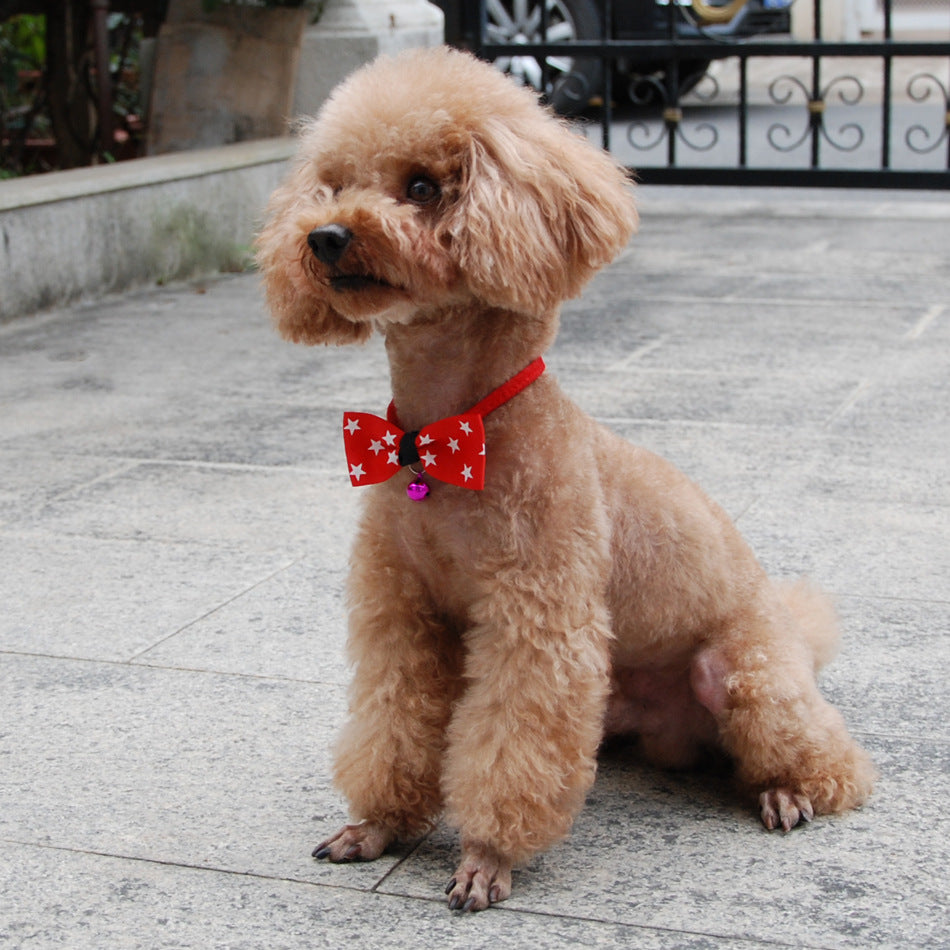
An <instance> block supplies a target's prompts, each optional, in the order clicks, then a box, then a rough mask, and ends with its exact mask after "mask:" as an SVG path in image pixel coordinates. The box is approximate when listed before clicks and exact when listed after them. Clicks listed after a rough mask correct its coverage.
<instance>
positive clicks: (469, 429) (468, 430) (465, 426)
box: [460, 422, 472, 435]
mask: <svg viewBox="0 0 950 950" xmlns="http://www.w3.org/2000/svg"><path fill="white" fill-rule="evenodd" d="M460 426H461V429H462V431H463V432H464V433H465V434H466V435H471V434H472V427H471V426H470V425H469V424H468V423H467V422H462V423H460Z"/></svg>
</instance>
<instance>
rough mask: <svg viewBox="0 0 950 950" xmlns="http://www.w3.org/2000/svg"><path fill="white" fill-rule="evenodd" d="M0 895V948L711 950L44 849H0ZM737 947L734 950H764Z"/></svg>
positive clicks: (700, 943)
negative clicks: (3, 908) (2, 905)
mask: <svg viewBox="0 0 950 950" xmlns="http://www.w3.org/2000/svg"><path fill="white" fill-rule="evenodd" d="M0 887H2V889H3V892H4V894H10V895H13V902H12V903H11V904H10V905H9V909H8V910H7V912H6V913H5V915H4V916H5V917H6V921H5V923H0V941H7V942H10V943H11V944H12V945H13V946H30V947H36V948H40V950H45V948H53V947H66V948H69V950H75V948H77V947H110V948H116V950H154V948H157V947H169V948H172V947H176V948H180V947H201V948H207V950H261V948H267V950H320V948H334V950H335V948H338V947H341V946H356V947H366V948H372V950H376V948H383V947H386V948H395V950H402V948H405V950H416V948H418V947H420V946H431V947H439V948H440V950H441V948H446V950H455V948H458V950H470V948H471V947H497V948H499V950H522V948H524V947H532V948H535V947H536V948H537V950H552V948H559V947H576V946H582V945H583V946H595V947H602V948H604V950H612V948H617V950H620V948H629V947H631V946H636V947H637V948H639V950H717V948H719V947H720V946H721V942H720V941H719V940H717V939H716V938H715V937H707V936H703V935H699V934H695V933H682V932H680V933H677V932H664V931H658V930H647V929H640V928H636V927H629V926H625V925H622V924H611V923H604V922H600V921H595V920H577V919H571V918H569V917H562V916H550V915H542V914H524V913H515V912H508V911H506V910H504V908H502V907H499V908H495V909H493V910H491V911H488V912H486V913H484V914H482V915H480V916H478V917H473V916H464V917H462V916H457V915H450V914H447V913H446V912H445V909H444V907H443V906H442V904H441V901H439V902H436V901H431V900H412V899H410V900H407V899H405V898H404V897H401V896H395V897H394V896H390V895H386V894H376V893H363V892H359V891H354V890H349V889H346V888H342V887H314V886H312V885H309V884H306V883H301V882H297V881H286V880H281V879H275V878H260V877H254V876H250V875H239V874H223V873H221V872H217V871H210V872H209V871H206V870H204V869H200V868H189V867H182V866H178V865H161V864H155V863H150V862H134V861H128V860H123V859H116V858H113V857H109V856H104V855H95V854H88V853H78V854H77V853H74V852H68V851H58V850H53V849H36V850H32V851H28V852H25V851H23V850H21V849H19V848H15V847H7V846H4V845H3V844H2V843H0ZM774 946H775V945H774V944H773V943H771V942H766V943H762V942H759V941H746V940H739V941H734V942H732V943H730V947H732V948H734V950H767V948H769V947H774Z"/></svg>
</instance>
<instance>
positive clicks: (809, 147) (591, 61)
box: [476, 0, 950, 189]
mask: <svg viewBox="0 0 950 950" xmlns="http://www.w3.org/2000/svg"><path fill="white" fill-rule="evenodd" d="M794 2H795V3H796V4H801V5H803V6H804V4H807V3H809V0H794ZM810 2H811V4H812V10H811V12H810V15H809V12H808V11H807V10H804V11H802V10H796V11H795V13H796V22H795V33H796V36H800V35H801V33H802V26H803V24H802V19H804V20H805V21H806V24H805V25H807V26H808V27H809V30H808V32H809V34H810V35H809V36H807V37H806V38H793V37H792V36H791V35H790V33H789V32H787V31H788V30H789V29H790V28H791V18H790V16H789V11H788V9H787V7H788V5H789V3H790V0H712V2H711V3H709V2H707V0H627V2H626V3H624V2H622V0H481V3H480V17H481V21H480V42H479V43H478V44H477V45H478V48H477V50H476V52H477V53H478V54H479V55H480V56H482V57H483V58H486V59H489V60H493V61H495V63H496V65H498V66H499V68H503V69H505V70H506V71H508V72H510V73H512V74H514V75H515V76H517V77H520V78H521V79H522V80H523V81H526V82H531V83H532V84H533V85H534V86H535V87H536V88H539V89H541V90H543V91H544V92H545V93H546V95H547V97H548V98H549V99H550V100H551V101H552V104H553V105H555V107H556V108H558V109H559V111H562V112H566V113H573V114H574V117H575V119H576V120H577V121H578V122H579V123H581V124H582V127H584V128H586V129H587V133H588V135H589V136H590V137H593V138H594V139H596V140H599V141H600V142H601V143H602V144H603V146H604V147H605V148H608V149H609V150H610V151H611V152H613V153H614V155H615V156H616V157H617V158H618V160H619V161H621V162H622V163H623V164H625V165H627V166H628V167H630V168H631V170H633V171H634V172H635V173H636V175H637V177H638V178H639V180H641V181H644V182H655V183H668V184H674V183H681V184H757V185H800V186H819V185H831V186H844V187H889V188H921V189H947V188H950V0H824V6H825V9H823V0H810ZM832 2H835V3H836V4H837V5H836V6H835V7H834V12H835V13H836V14H837V15H839V19H840V14H841V12H842V11H845V12H846V13H849V17H845V18H844V20H845V22H844V23H843V25H842V24H841V23H840V22H839V23H838V24H837V27H836V32H839V33H840V32H842V30H843V32H844V33H845V34H854V35H856V36H857V37H858V38H856V39H840V38H836V39H831V40H829V39H823V32H828V30H827V26H826V24H827V22H828V20H827V10H828V7H829V6H830V4H831V3H832ZM914 2H916V3H917V4H918V7H917V8H916V9H913V8H911V9H909V8H908V7H907V6H905V5H904V4H907V3H914ZM687 4H688V5H687ZM875 4H881V5H880V6H878V7H877V9H875ZM898 4H901V5H900V6H898ZM803 14H804V17H803ZM783 16H784V17H785V19H784V21H783V19H782V17H783ZM595 31H596V33H597V34H599V35H592V34H594V33H595ZM763 31H771V32H763Z"/></svg>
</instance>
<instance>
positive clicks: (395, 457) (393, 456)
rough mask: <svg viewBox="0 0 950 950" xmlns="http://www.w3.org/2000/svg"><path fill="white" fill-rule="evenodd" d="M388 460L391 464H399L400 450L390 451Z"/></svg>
mask: <svg viewBox="0 0 950 950" xmlns="http://www.w3.org/2000/svg"><path fill="white" fill-rule="evenodd" d="M388 461H389V464H390V465H398V464H399V453H398V452H390V453H389V456H388Z"/></svg>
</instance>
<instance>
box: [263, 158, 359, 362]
mask: <svg viewBox="0 0 950 950" xmlns="http://www.w3.org/2000/svg"><path fill="white" fill-rule="evenodd" d="M324 190H326V189H324ZM319 191H320V188H319V187H317V186H315V184H314V181H313V173H312V171H311V170H310V169H309V168H307V166H306V165H305V164H303V163H301V164H298V165H297V167H296V168H295V169H294V170H293V171H292V172H291V173H290V175H289V176H288V178H287V179H286V181H285V182H284V183H283V184H282V185H280V186H279V187H278V188H277V190H276V191H275V192H274V194H273V195H272V196H271V199H270V203H269V204H268V206H267V220H266V223H265V224H264V227H263V229H262V230H261V233H260V234H259V236H258V238H257V241H256V244H255V249H256V259H257V265H258V268H259V269H260V272H261V275H262V276H263V279H264V291H265V295H266V297H267V304H268V306H269V307H270V311H271V313H272V315H273V317H274V323H275V324H276V326H277V330H278V331H279V333H280V334H281V336H283V337H284V338H285V339H288V340H292V341H293V342H294V343H308V344H311V345H314V344H317V343H325V344H344V343H363V342H364V341H366V340H367V339H369V337H370V336H371V334H372V327H371V326H370V325H369V324H368V323H365V324H364V323H354V322H352V321H350V320H346V319H344V318H343V317H341V316H340V315H339V314H338V313H336V312H335V311H333V310H332V309H331V308H330V306H329V305H328V304H327V303H326V301H324V300H322V299H320V298H319V297H316V296H315V295H314V293H313V288H312V286H311V284H310V279H309V277H308V273H310V268H311V267H312V266H313V254H312V251H311V250H310V247H309V245H308V244H307V235H308V234H309V233H310V228H311V225H310V222H311V221H312V213H309V214H308V211H307V208H306V206H305V204H304V202H312V201H313V200H314V199H315V197H316V198H317V199H319V197H320V196H319ZM324 197H329V193H328V194H327V195H325V196H324Z"/></svg>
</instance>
